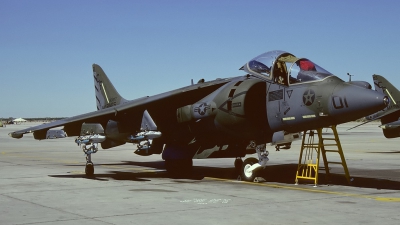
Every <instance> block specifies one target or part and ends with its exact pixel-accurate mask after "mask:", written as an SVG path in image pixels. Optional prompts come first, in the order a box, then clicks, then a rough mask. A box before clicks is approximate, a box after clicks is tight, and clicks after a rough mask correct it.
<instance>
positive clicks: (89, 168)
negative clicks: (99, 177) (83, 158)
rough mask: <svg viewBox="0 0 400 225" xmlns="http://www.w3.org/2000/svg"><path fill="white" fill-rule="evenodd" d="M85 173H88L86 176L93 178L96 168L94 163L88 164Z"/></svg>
mask: <svg viewBox="0 0 400 225" xmlns="http://www.w3.org/2000/svg"><path fill="white" fill-rule="evenodd" d="M85 173H86V176H93V174H94V166H93V164H92V163H88V164H86V166H85Z"/></svg>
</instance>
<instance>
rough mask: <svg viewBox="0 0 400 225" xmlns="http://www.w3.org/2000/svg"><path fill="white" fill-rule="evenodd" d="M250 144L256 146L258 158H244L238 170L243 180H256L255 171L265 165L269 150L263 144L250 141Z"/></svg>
mask: <svg viewBox="0 0 400 225" xmlns="http://www.w3.org/2000/svg"><path fill="white" fill-rule="evenodd" d="M250 146H252V147H255V148H256V152H257V154H258V159H256V158H253V157H251V158H247V159H245V160H244V162H243V164H242V169H241V171H240V177H241V179H242V180H244V181H250V182H253V181H256V178H257V172H258V171H259V170H260V169H263V168H265V166H267V162H268V160H269V159H268V154H269V152H268V151H267V149H266V146H265V144H260V145H257V144H256V143H255V142H251V143H250Z"/></svg>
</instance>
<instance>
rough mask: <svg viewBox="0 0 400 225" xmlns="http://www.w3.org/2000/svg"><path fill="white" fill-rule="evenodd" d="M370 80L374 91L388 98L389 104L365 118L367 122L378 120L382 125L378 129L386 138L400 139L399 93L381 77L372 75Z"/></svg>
mask: <svg viewBox="0 0 400 225" xmlns="http://www.w3.org/2000/svg"><path fill="white" fill-rule="evenodd" d="M372 78H373V80H374V85H375V90H376V91H377V92H379V93H382V94H386V95H387V96H389V98H390V102H389V105H388V106H387V107H386V108H384V109H383V110H381V111H379V112H376V113H374V114H372V115H369V116H367V117H366V119H367V120H368V121H367V122H370V121H373V120H377V119H380V120H381V124H382V125H381V126H380V127H381V128H382V131H383V134H384V135H385V137H386V138H397V137H400V120H399V119H400V91H399V90H398V89H397V88H396V87H395V86H393V85H392V84H391V83H390V82H389V81H388V80H386V79H385V78H384V77H383V76H380V75H376V74H374V75H372ZM367 122H366V123H367ZM363 124H365V123H363ZM360 125H362V124H360Z"/></svg>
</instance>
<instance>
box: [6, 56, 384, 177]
mask: <svg viewBox="0 0 400 225" xmlns="http://www.w3.org/2000/svg"><path fill="white" fill-rule="evenodd" d="M240 70H242V71H243V72H244V74H243V75H241V76H237V77H231V78H225V79H216V80H213V81H208V82H205V81H204V80H200V81H199V82H198V83H197V84H193V85H190V86H187V87H183V88H179V89H176V90H173V91H169V92H166V93H162V94H158V95H154V96H147V97H143V98H139V99H135V100H132V101H128V100H126V99H124V98H122V97H121V96H120V95H119V94H118V92H117V91H116V89H115V88H114V86H113V85H112V83H111V82H110V80H109V79H108V78H107V76H106V74H105V73H104V71H103V70H102V69H101V68H100V66H98V65H96V64H93V77H94V86H95V93H96V103H97V109H98V110H97V111H94V112H90V113H87V114H82V115H78V116H74V117H70V118H65V119H62V120H58V121H55V122H52V123H47V124H43V125H39V126H35V127H30V128H27V129H23V130H19V131H15V132H12V133H10V134H9V135H10V136H11V137H13V138H21V137H23V135H24V134H26V133H33V136H34V138H35V139H38V140H41V139H45V138H46V133H47V130H49V129H50V128H54V127H59V126H63V127H64V128H63V130H64V131H65V132H66V133H67V135H68V136H78V137H77V138H76V139H75V142H76V143H77V144H78V145H80V146H81V147H82V149H83V151H84V152H85V154H86V155H87V157H86V162H87V163H86V167H85V172H86V174H87V175H93V173H94V167H93V162H92V160H91V154H93V153H95V152H97V151H98V147H97V145H98V144H99V143H100V144H101V147H102V148H103V149H108V148H113V147H116V146H119V145H123V144H126V143H136V144H137V150H136V151H135V153H136V154H138V155H150V154H162V158H163V159H164V160H165V167H166V170H167V171H168V172H171V173H174V174H181V173H185V172H187V171H190V170H191V169H192V159H205V158H216V157H231V158H236V160H235V166H236V167H237V168H238V169H239V171H240V174H241V177H242V179H243V180H248V181H252V180H253V179H254V177H255V176H256V174H257V171H259V169H261V168H264V167H265V166H266V165H267V161H268V160H269V159H268V151H267V150H266V143H270V142H271V141H272V138H273V136H279V135H276V133H279V132H280V133H281V134H285V133H298V132H301V131H305V130H309V129H317V128H321V127H326V126H331V125H337V124H340V123H345V122H348V121H352V120H355V119H358V118H361V117H364V116H367V115H370V114H372V113H374V112H376V111H379V110H381V109H383V108H384V107H386V106H387V104H388V101H389V100H388V97H387V96H386V95H385V94H382V93H378V92H376V91H373V90H371V89H370V88H368V87H371V86H370V85H367V86H366V85H365V83H366V82H354V81H352V83H349V82H344V81H343V80H341V79H340V78H338V77H337V76H335V75H333V74H332V73H330V72H328V71H327V70H325V69H323V68H322V67H320V66H318V65H317V64H315V63H314V62H312V61H311V60H309V59H306V58H299V57H296V56H294V55H293V54H291V53H289V52H285V51H270V52H266V53H264V54H261V55H259V56H257V57H255V58H253V59H252V60H250V61H248V62H247V63H246V64H245V65H244V66H242V67H241V68H240ZM274 134H275V135H274ZM281 136H282V137H283V136H284V135H281ZM274 141H277V140H274ZM255 152H256V153H257V156H258V159H256V158H247V159H246V160H244V162H243V161H242V159H241V158H242V157H245V156H246V155H247V154H254V153H255Z"/></svg>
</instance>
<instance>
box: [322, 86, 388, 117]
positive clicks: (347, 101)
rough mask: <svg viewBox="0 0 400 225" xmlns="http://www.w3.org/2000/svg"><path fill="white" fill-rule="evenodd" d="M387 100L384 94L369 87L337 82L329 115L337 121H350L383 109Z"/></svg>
mask: <svg viewBox="0 0 400 225" xmlns="http://www.w3.org/2000/svg"><path fill="white" fill-rule="evenodd" d="M388 100H389V99H388V97H387V96H385V95H384V94H382V93H379V92H377V91H374V90H371V89H366V88H362V87H358V86H355V85H350V84H347V83H343V84H339V85H337V86H336V87H335V89H334V91H333V93H332V97H331V104H330V110H329V115H330V116H332V117H333V118H334V119H335V120H336V121H337V122H338V123H346V122H350V121H353V120H356V119H359V118H362V117H365V116H368V115H370V114H372V113H375V112H377V111H379V110H382V109H384V108H385V107H386V106H387V105H388V102H389V101H388Z"/></svg>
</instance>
